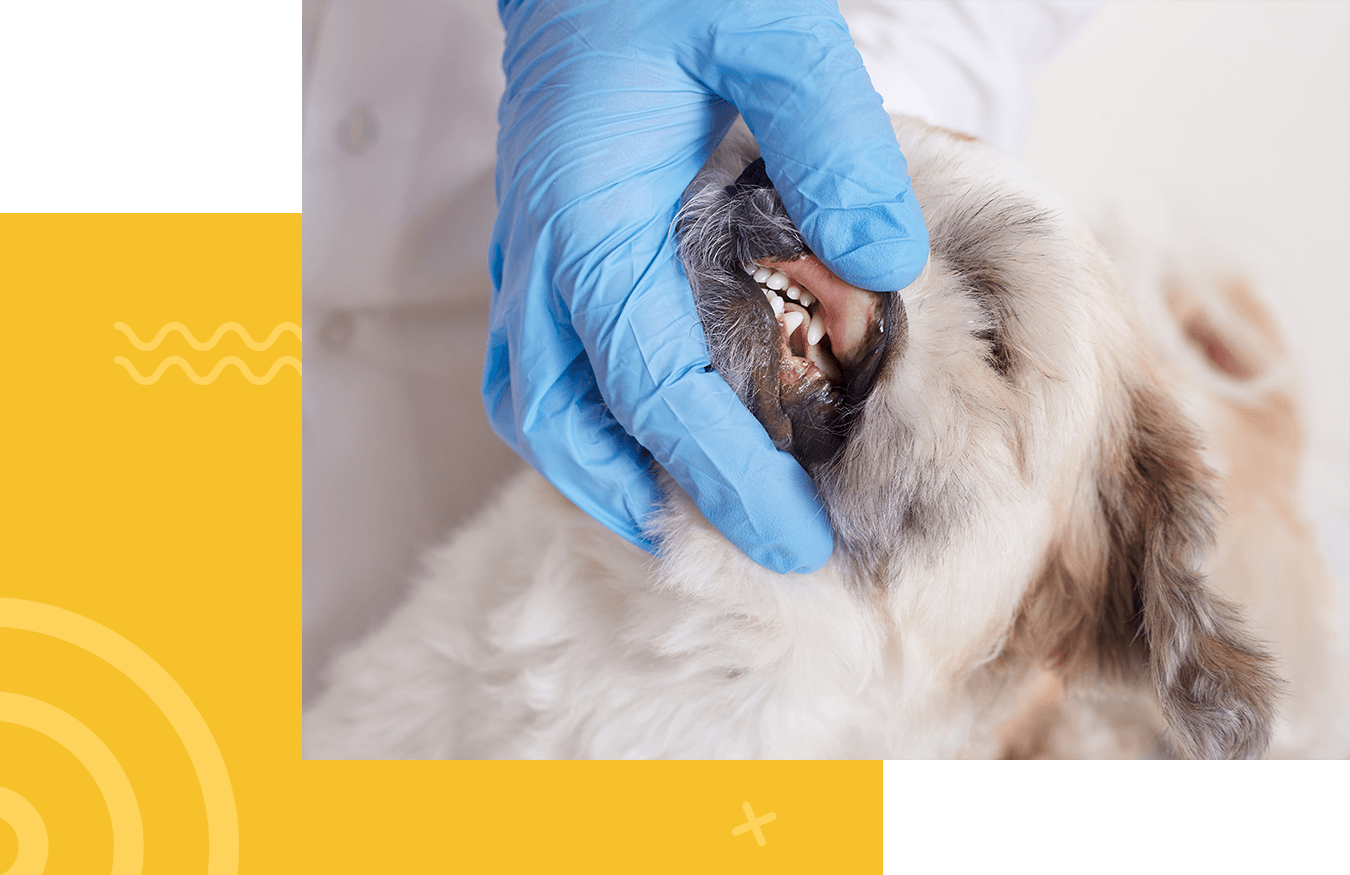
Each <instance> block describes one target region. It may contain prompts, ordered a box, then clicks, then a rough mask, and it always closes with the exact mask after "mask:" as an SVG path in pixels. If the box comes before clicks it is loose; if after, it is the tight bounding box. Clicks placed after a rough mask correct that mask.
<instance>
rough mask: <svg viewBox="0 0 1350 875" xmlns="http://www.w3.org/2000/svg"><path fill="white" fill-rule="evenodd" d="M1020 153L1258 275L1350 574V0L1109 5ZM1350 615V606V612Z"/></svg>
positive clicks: (1091, 214) (1061, 180)
mask: <svg viewBox="0 0 1350 875" xmlns="http://www.w3.org/2000/svg"><path fill="white" fill-rule="evenodd" d="M1032 93H1033V96H1034V100H1035V106H1034V111H1033V113H1032V117H1031V125H1030V129H1029V132H1028V135H1027V137H1026V141H1025V146H1024V147H1023V150H1022V157H1023V158H1024V159H1025V160H1026V161H1027V163H1028V164H1029V165H1030V166H1031V167H1032V169H1033V170H1034V171H1035V172H1036V174H1037V175H1038V176H1039V177H1040V178H1041V179H1043V180H1045V181H1046V182H1047V183H1048V184H1049V185H1050V186H1051V187H1052V188H1054V189H1055V190H1057V191H1058V192H1060V194H1062V195H1064V196H1065V197H1066V198H1068V199H1069V201H1070V203H1072V204H1073V205H1075V206H1076V207H1077V208H1078V209H1079V211H1080V212H1082V213H1083V214H1084V215H1085V216H1087V217H1088V218H1089V219H1098V220H1100V219H1103V218H1105V217H1106V214H1107V212H1108V211H1114V212H1115V213H1117V214H1118V215H1119V216H1120V218H1121V220H1122V221H1123V222H1124V223H1125V224H1126V225H1127V226H1128V227H1129V228H1130V229H1131V230H1132V231H1133V232H1135V233H1137V234H1140V235H1143V236H1146V237H1148V238H1149V239H1151V240H1153V241H1155V242H1157V243H1158V244H1161V245H1164V246H1166V245H1177V246H1186V245H1188V244H1191V243H1197V242H1198V243H1202V244H1206V245H1208V246H1210V247H1211V248H1214V249H1220V250H1226V252H1227V254H1228V255H1230V256H1231V257H1232V259H1233V261H1234V264H1235V265H1240V266H1244V267H1245V268H1246V270H1247V272H1248V273H1249V274H1250V276H1251V277H1252V279H1253V280H1254V281H1255V284H1256V286H1257V288H1258V289H1259V290H1260V291H1261V292H1262V293H1263V294H1264V297H1265V298H1266V300H1267V301H1268V302H1269V303H1270V304H1271V306H1272V307H1273V308H1274V310H1275V311H1276V313H1277V315H1278V316H1279V318H1280V319H1281V321H1282V322H1283V327H1284V330H1285V334H1286V336H1287V337H1288V338H1289V340H1290V345H1291V347H1292V348H1293V352H1294V355H1295V357H1296V363H1297V365H1298V367H1299V371H1300V376H1301V379H1302V382H1303V385H1304V399H1305V403H1304V415H1305V417H1306V428H1307V435H1308V464H1307V466H1306V468H1305V473H1304V477H1303V486H1304V493H1305V498H1306V500H1307V503H1308V509H1309V511H1310V512H1311V514H1312V516H1313V519H1314V522H1315V523H1316V524H1317V525H1318V527H1319V531H1320V533H1321V536H1322V541H1323V545H1324V549H1325V551H1326V553H1327V558H1328V560H1329V561H1330V563H1331V565H1332V569H1333V571H1334V572H1335V573H1336V575H1337V576H1338V578H1339V579H1340V580H1341V581H1342V584H1343V585H1344V582H1345V580H1346V578H1347V576H1348V575H1350V547H1348V546H1347V545H1348V544H1350V342H1347V334H1348V333H1350V4H1347V3H1341V2H1282V3H1268V2H1230V3H1223V4H1216V3H1166V4H1163V3H1130V2H1110V3H1106V4H1105V5H1103V6H1102V8H1101V9H1100V10H1099V11H1098V12H1097V14H1096V15H1095V16H1094V17H1093V19H1092V20H1091V21H1090V22H1089V23H1088V25H1087V26H1086V27H1085V28H1084V29H1083V31H1082V32H1081V33H1080V34H1079V36H1078V38H1077V39H1076V40H1075V41H1074V42H1073V43H1072V44H1071V45H1070V46H1069V47H1068V48H1067V49H1066V50H1065V51H1064V53H1063V54H1062V55H1060V56H1059V57H1058V58H1056V59H1055V60H1053V61H1051V62H1050V63H1049V64H1048V65H1047V66H1046V67H1045V68H1044V69H1043V70H1042V71H1041V72H1040V73H1039V74H1037V75H1036V76H1035V78H1034V79H1033V80H1032ZM1342 604H1344V602H1342Z"/></svg>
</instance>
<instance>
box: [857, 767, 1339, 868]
mask: <svg viewBox="0 0 1350 875" xmlns="http://www.w3.org/2000/svg"><path fill="white" fill-rule="evenodd" d="M883 768H884V787H886V793H884V799H886V802H884V805H886V810H884V841H886V851H884V855H886V856H884V859H886V864H884V870H886V872H887V874H888V875H900V874H910V872H913V874H925V875H926V874H929V872H1037V874H1038V875H1054V874H1058V872H1064V874H1069V872H1072V874H1075V875H1079V874H1083V872H1092V874H1093V875H1115V874H1120V875H1126V874H1129V875H1137V874H1138V872H1187V874H1195V872H1224V874H1226V875H1237V874H1242V872H1261V874H1268V872H1343V871H1346V868H1347V866H1350V863H1347V859H1346V849H1347V839H1346V836H1347V824H1350V803H1347V798H1350V764H1347V763H1343V762H1334V763H1332V762H1311V763H1274V762H1255V763H1168V762H1146V763H1120V762H1108V763H1048V762H1029V763H910V762H887V763H884V767H883Z"/></svg>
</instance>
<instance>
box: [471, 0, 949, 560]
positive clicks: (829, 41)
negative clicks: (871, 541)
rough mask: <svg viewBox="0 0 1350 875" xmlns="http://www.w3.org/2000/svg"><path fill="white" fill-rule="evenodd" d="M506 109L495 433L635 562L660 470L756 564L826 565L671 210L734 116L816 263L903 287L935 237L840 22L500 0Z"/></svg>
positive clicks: (486, 379) (816, 516)
mask: <svg viewBox="0 0 1350 875" xmlns="http://www.w3.org/2000/svg"><path fill="white" fill-rule="evenodd" d="M499 7H500V8H499V11H500V13H501V17H502V22H503V23H504V24H505V25H506V51H505V54H504V57H503V66H504V68H505V71H506V93H505V94H504V95H503V97H502V102H501V107H500V109H499V111H498V116H499V121H500V123H501V132H500V134H499V137H498V141H497V179H496V182H497V204H498V207H499V213H498V216H497V222H496V224H495V226H494V227H493V231H492V245H491V251H490V256H489V258H490V268H491V272H492V281H493V289H494V293H493V299H492V316H491V334H490V336H489V339H488V350H487V361H486V366H485V371H484V375H483V399H484V404H485V405H486V407H487V412H488V416H489V418H490V419H491V421H492V425H493V428H494V429H495V430H496V432H497V434H498V435H500V436H501V437H502V439H504V440H505V441H506V442H507V443H508V444H510V445H511V446H512V447H513V448H514V449H515V450H516V452H518V453H519V454H520V455H521V456H522V457H524V459H525V460H526V461H528V462H529V463H530V464H531V465H533V466H534V467H535V468H536V469H538V470H539V471H540V472H541V473H543V474H544V476H545V477H547V478H548V479H549V480H550V481H552V482H553V484H554V485H555V486H556V487H558V489H559V490H561V491H562V492H563V493H564V494H565V495H567V497H568V498H570V499H571V500H572V501H573V502H575V503H576V504H577V506H579V507H580V508H581V509H582V510H584V511H586V512H587V513H589V514H590V515H591V516H593V517H595V518H596V519H597V520H599V521H600V522H602V523H604V524H605V525H606V526H608V527H609V528H610V529H613V530H614V531H615V532H617V533H618V534H620V535H623V536H624V537H625V538H627V539H628V540H629V541H632V542H633V543H635V544H638V545H639V546H642V547H644V548H646V549H647V550H649V551H650V550H653V544H651V543H650V542H649V541H648V539H647V538H646V537H645V536H644V534H643V523H644V520H646V519H648V517H649V516H650V515H651V514H652V513H653V511H654V510H655V509H656V507H657V503H658V502H659V500H660V494H659V492H658V490H657V486H656V482H655V479H654V476H653V471H652V461H653V459H655V461H657V462H660V463H661V465H662V466H663V467H664V468H665V469H666V470H667V471H668V472H670V474H671V476H673V477H674V478H675V480H676V481H677V482H678V483H679V484H680V485H681V486H682V487H683V488H684V489H685V490H686V491H687V492H688V493H689V495H690V496H691V497H692V498H693V499H694V501H695V502H696V503H697V504H698V506H699V509H700V510H702V512H703V514H704V516H705V517H707V519H708V520H709V521H710V522H711V523H712V524H713V525H715V526H716V527H717V528H718V529H719V530H720V531H721V532H722V533H723V534H724V535H725V536H726V537H727V538H728V539H729V540H730V541H731V542H732V543H733V544H735V545H736V546H737V547H739V548H740V549H741V550H742V551H743V552H745V553H746V555H748V556H749V557H750V558H751V559H753V560H754V561H756V562H758V563H759V564H760V565H763V566H765V567H767V568H770V569H773V570H774V571H778V572H787V571H797V572H805V571H813V570H815V569H817V568H819V567H820V566H822V565H824V564H825V562H826V560H828V559H829V557H830V553H831V551H832V549H833V539H832V536H831V532H830V528H829V522H828V520H827V519H826V516H825V513H824V511H823V510H822V508H821V506H820V502H819V499H818V498H817V496H816V491H815V486H814V484H813V483H812V482H811V480H810V478H809V477H808V476H807V474H806V472H805V471H803V470H802V468H801V466H799V465H798V464H797V462H796V461H795V460H794V459H793V458H792V457H791V456H789V455H788V454H786V453H782V452H779V451H778V450H777V449H775V448H774V446H773V444H772V442H771V441H770V439H769V436H768V435H767V434H766V433H765V432H764V430H763V428H762V427H760V425H759V423H758V422H756V421H755V419H754V417H753V416H751V414H750V413H749V411H747V410H746V409H745V407H743V406H742V405H741V403H740V401H739V400H737V398H736V396H735V395H734V394H732V392H731V390H730V389H729V387H728V386H727V385H726V383H725V381H723V380H722V378H721V377H719V376H718V375H717V374H716V373H712V372H709V371H707V368H708V363H709V359H708V350H707V345H706V343H705V341H704V337H703V331H702V328H701V326H700V324H699V320H698V314H697V312H696V311H695V307H694V301H693V296H692V294H691V292H690V290H689V284H688V282H687V281H686V280H685V278H684V276H683V274H682V272H681V270H680V268H679V267H678V265H677V262H676V258H675V243H674V241H673V240H672V235H671V223H672V220H673V219H674V216H675V213H676V211H677V209H678V207H679V200H680V195H681V192H682V191H683V190H684V188H685V186H686V185H688V184H689V182H690V181H691V180H692V179H693V178H694V175H695V174H696V173H697V172H698V170H699V168H700V167H701V166H702V164H703V162H704V161H705V160H706V159H707V158H708V156H709V154H711V152H712V150H713V148H714V147H715V146H716V144H717V143H718V141H720V139H721V138H722V136H723V135H724V134H725V132H726V130H727V129H728V128H729V127H730V125H731V123H732V122H733V121H734V120H735V117H736V111H737V110H739V111H740V113H741V115H742V116H743V117H744V118H745V121H746V124H747V125H749V127H750V130H751V132H752V133H753V134H754V135H755V138H756V139H757V140H758V141H759V143H760V146H761V148H762V150H763V154H764V161H765V165H766V168H767V170H768V174H769V177H770V178H771V179H773V181H774V183H775V185H776V187H777V189H778V192H779V194H780V195H781V196H782V198H783V203H784V205H785V206H786V207H787V211H788V213H789V215H791V216H792V218H793V220H794V221H795V222H796V223H797V226H798V227H799V228H800V229H801V231H802V234H803V236H804V237H805V239H806V241H807V243H808V244H809V245H810V247H811V250H812V251H813V252H814V253H815V254H816V255H817V256H818V257H819V258H820V259H821V260H822V261H824V262H825V263H826V264H827V265H828V266H829V267H830V268H831V269H832V270H834V272H835V273H836V274H838V275H839V276H840V277H842V278H843V279H845V280H847V281H848V282H851V283H853V284H854V285H856V286H859V287H861V288H865V289H872V290H877V291H894V290H897V289H902V288H904V287H905V286H907V285H909V284H910V283H911V282H912V281H913V280H914V279H915V278H916V277H917V276H918V274H919V272H920V271H921V270H922V269H923V266H924V263H925V262H926V260H927V257H928V235H927V231H926V230H925V228H924V224H923V217H922V216H921V215H920V213H919V208H918V205H917V204H916V203H915V202H914V195H913V192H912V191H911V188H910V183H909V177H908V175H907V173H906V168H905V160H904V157H903V156H902V155H901V154H900V149H899V147H898V146H897V145H896V141H895V134H894V133H893V132H892V130H891V126H890V121H889V120H888V118H887V116H886V114H885V113H884V112H883V110H882V109H881V98H880V97H879V96H878V95H877V93H876V92H875V91H874V90H873V89H872V85H871V81H870V80H869V79H868V77H867V73H866V71H865V70H864V69H863V65H862V59H861V58H860V57H859V55H858V52H857V50H856V49H855V48H854V47H853V41H852V40H851V39H850V37H849V34H848V30H847V28H846V26H845V24H844V21H843V19H842V18H841V17H840V16H839V11H838V9H837V8H836V7H835V6H834V4H833V3H830V2H789V3H773V4H770V3H731V2H725V0H706V2H703V0H677V2H656V0H648V2H636V3H635V2H631V0H618V2H603V0H602V2H589V3H587V2H563V0H555V2H547V0H540V2H530V0H524V2H511V0H502V2H500V4H499Z"/></svg>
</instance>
